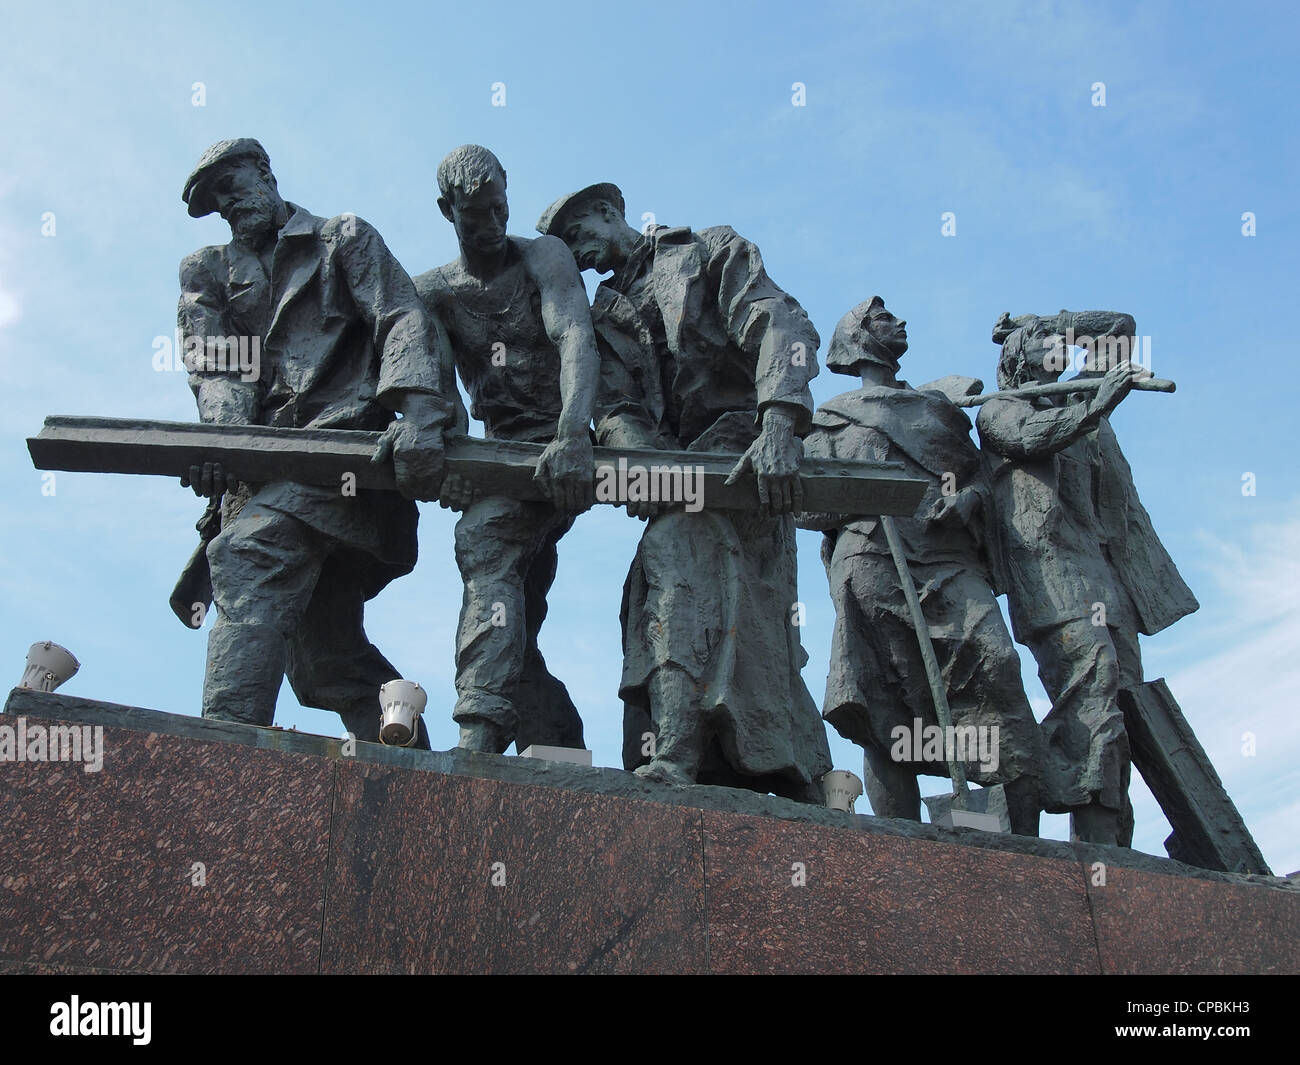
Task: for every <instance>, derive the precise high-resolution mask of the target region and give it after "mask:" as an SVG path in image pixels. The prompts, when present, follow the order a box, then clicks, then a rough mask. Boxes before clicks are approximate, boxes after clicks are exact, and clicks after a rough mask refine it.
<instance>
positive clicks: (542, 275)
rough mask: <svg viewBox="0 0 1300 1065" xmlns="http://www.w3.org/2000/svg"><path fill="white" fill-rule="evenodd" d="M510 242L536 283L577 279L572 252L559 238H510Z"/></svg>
mask: <svg viewBox="0 0 1300 1065" xmlns="http://www.w3.org/2000/svg"><path fill="white" fill-rule="evenodd" d="M510 240H511V241H512V242H513V243H514V245H515V247H516V248H517V249H518V250H519V254H520V256H521V257H522V258H523V260H524V265H525V266H526V268H527V269H528V272H529V273H530V274H531V275H532V276H533V278H534V279H536V280H537V281H538V282H545V281H553V280H555V279H557V278H564V279H566V280H570V281H571V280H574V279H576V278H578V277H579V274H578V264H577V263H576V262H575V261H574V258H573V252H571V251H569V246H568V245H567V244H565V243H564V241H562V240H561V239H560V238H559V237H554V236H541V237H511V238H510Z"/></svg>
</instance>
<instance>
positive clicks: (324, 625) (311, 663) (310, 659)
mask: <svg viewBox="0 0 1300 1065" xmlns="http://www.w3.org/2000/svg"><path fill="white" fill-rule="evenodd" d="M286 672H287V673H288V675H289V684H290V685H291V686H292V688H293V692H294V694H295V695H296V696H297V697H298V701H299V702H300V703H302V705H303V706H312V707H316V708H317V709H320V710H332V711H334V712H335V713H336V714H338V715H339V717H340V718H342V719H343V727H344V728H345V729H347V731H348V732H350V733H351V734H352V735H353V736H355V737H356V738H357V739H359V740H365V741H367V742H369V743H378V742H379V689H380V686H381V685H384V684H387V683H388V682H389V681H390V680H396V679H398V678H399V677H401V675H402V674H401V672H400V671H399V670H398V669H397V667H396V666H394V665H393V664H392V663H391V662H389V661H388V659H387V658H385V657H384V656H383V655H382V654H381V653H380V651H379V648H377V647H376V646H375V645H374V644H372V643H371V642H370V640H369V639H367V637H366V630H365V593H364V591H363V590H362V586H361V582H360V580H359V579H358V578H357V576H356V570H355V568H354V567H353V566H352V565H351V564H350V563H349V560H348V558H347V556H346V555H338V554H335V555H331V556H330V557H329V558H328V559H327V560H326V561H325V563H324V565H323V567H322V568H321V573H320V577H319V579H318V580H317V582H316V589H315V591H314V592H313V594H312V597H311V601H310V602H309V603H308V605H307V610H306V612H305V614H304V615H303V619H302V622H301V624H299V626H298V628H297V630H296V631H295V632H294V634H293V635H292V636H291V637H290V639H289V655H288V664H287V668H286ZM413 746H417V747H420V748H421V749H422V750H428V748H429V734H428V730H427V729H426V728H425V727H424V719H423V717H421V719H420V731H419V734H418V738H417V739H416V742H415V744H414V745H413Z"/></svg>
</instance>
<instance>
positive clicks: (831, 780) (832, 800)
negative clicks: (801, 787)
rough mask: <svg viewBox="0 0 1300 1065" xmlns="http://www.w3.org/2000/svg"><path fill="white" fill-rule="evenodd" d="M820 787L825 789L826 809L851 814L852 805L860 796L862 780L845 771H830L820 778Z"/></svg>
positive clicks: (854, 774)
mask: <svg viewBox="0 0 1300 1065" xmlns="http://www.w3.org/2000/svg"><path fill="white" fill-rule="evenodd" d="M822 786H823V787H824V788H825V789H826V806H827V808H828V809H831V810H843V811H844V812H845V813H846V814H851V813H853V804H854V803H855V802H857V801H858V796H860V795H861V794H862V780H861V778H859V776H858V775H857V774H856V773H850V772H849V771H848V770H847V769H832V770H831V771H830V772H829V773H827V774H826V775H825V776H824V777H822Z"/></svg>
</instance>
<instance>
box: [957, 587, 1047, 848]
mask: <svg viewBox="0 0 1300 1065" xmlns="http://www.w3.org/2000/svg"><path fill="white" fill-rule="evenodd" d="M949 594H950V595H953V596H955V602H954V603H953V605H952V609H953V610H954V611H960V612H962V614H964V620H965V624H964V625H963V630H964V633H965V638H964V639H958V640H956V641H953V642H951V643H950V644H949V646H948V647H947V655H946V657H947V658H950V659H951V666H950V672H949V676H950V677H952V678H953V682H954V683H957V684H958V685H960V690H959V691H958V692H957V693H956V694H955V696H954V699H953V716H954V719H955V720H956V722H957V723H958V724H960V723H961V721H963V720H968V721H978V722H979V723H980V724H982V725H985V726H993V727H996V730H997V731H996V733H993V735H996V737H997V749H996V750H995V751H991V752H990V753H991V754H993V755H994V759H992V760H991V764H993V763H995V765H994V769H993V771H994V772H997V771H999V770H1000V772H1001V777H1000V778H999V779H1000V780H1001V781H1003V782H1004V783H1003V793H1004V795H1005V797H1006V800H1007V813H1008V816H1009V818H1010V821H1011V831H1012V832H1013V833H1015V834H1016V835H1018V836H1037V835H1038V823H1039V814H1040V812H1041V811H1042V795H1041V785H1042V779H1041V776H1042V772H1043V748H1042V738H1041V737H1042V730H1041V729H1040V728H1039V726H1038V724H1037V722H1036V721H1035V720H1034V712H1033V710H1032V709H1031V708H1030V706H1029V699H1028V697H1027V696H1026V695H1025V686H1024V681H1023V679H1022V675H1021V667H1020V655H1019V654H1018V653H1017V651H1016V645H1015V643H1014V642H1013V641H1012V639H1011V633H1010V632H1008V631H1007V626H1006V622H1005V621H1004V620H1003V619H1002V611H1001V610H1000V609H999V607H998V605H997V600H996V599H995V598H994V597H993V594H992V592H991V590H990V589H989V587H988V585H987V584H986V583H984V582H983V581H982V580H980V579H978V578H976V577H974V576H966V577H963V578H961V579H959V580H956V581H954V582H953V584H952V587H951V590H950V593H949ZM957 678H964V681H963V680H958V679H957ZM967 707H970V708H971V710H972V711H973V712H974V715H975V716H973V717H971V718H966V716H965V711H966V708H967ZM989 731H990V733H992V728H990V729H989ZM968 771H969V773H970V775H972V776H974V775H976V774H977V773H978V772H979V771H980V766H979V765H972V766H969V767H968ZM980 779H982V780H984V782H985V783H986V784H987V783H989V780H988V778H987V777H982V778H980Z"/></svg>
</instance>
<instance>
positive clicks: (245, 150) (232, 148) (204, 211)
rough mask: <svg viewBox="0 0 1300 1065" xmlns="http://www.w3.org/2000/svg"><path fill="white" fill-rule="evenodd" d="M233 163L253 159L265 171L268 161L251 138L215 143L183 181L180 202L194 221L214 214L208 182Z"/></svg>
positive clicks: (261, 149) (266, 156)
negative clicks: (183, 203) (183, 189)
mask: <svg viewBox="0 0 1300 1065" xmlns="http://www.w3.org/2000/svg"><path fill="white" fill-rule="evenodd" d="M236 159H256V160H258V161H259V162H260V163H262V164H263V165H264V166H265V167H266V168H267V169H268V170H269V169H270V168H271V159H270V157H269V156H268V155H267V154H266V149H265V148H263V147H262V146H261V145H260V144H259V143H258V142H257V141H255V140H253V138H252V137H236V138H235V139H234V140H229V141H218V142H217V143H216V144H214V145H213V146H212V147H211V148H209V149H208V150H207V151H206V152H204V153H203V155H202V156H201V157H200V158H199V162H198V165H197V166H196V167H195V168H194V170H193V172H192V173H191V174H190V176H189V177H188V178H187V179H186V181H185V191H184V192H182V193H181V199H182V200H184V201H185V204H186V206H187V207H188V208H189V211H190V215H191V217H193V218H202V217H203V216H204V215H208V214H211V213H212V212H213V211H215V210H216V209H217V208H216V205H215V204H214V203H213V202H212V199H211V197H210V196H208V190H207V180H208V178H210V177H211V176H212V175H213V174H214V173H215V172H216V171H217V170H218V169H220V167H222V166H224V165H225V164H226V163H230V162H233V161H234V160H236Z"/></svg>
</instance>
